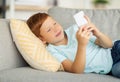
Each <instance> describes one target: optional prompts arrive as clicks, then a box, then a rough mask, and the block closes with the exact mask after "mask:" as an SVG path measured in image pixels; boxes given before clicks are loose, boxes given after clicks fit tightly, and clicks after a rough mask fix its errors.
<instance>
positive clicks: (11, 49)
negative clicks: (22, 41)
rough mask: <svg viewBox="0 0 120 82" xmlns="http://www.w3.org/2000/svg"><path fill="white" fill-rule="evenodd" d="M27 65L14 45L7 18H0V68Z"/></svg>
mask: <svg viewBox="0 0 120 82" xmlns="http://www.w3.org/2000/svg"><path fill="white" fill-rule="evenodd" d="M25 65H27V64H26V63H25V61H24V60H23V58H22V57H21V55H20V53H19V52H18V50H17V48H16V47H15V45H14V43H13V41H12V37H11V32H10V28H9V20H5V19H0V70H5V69H12V68H15V67H21V66H25Z"/></svg>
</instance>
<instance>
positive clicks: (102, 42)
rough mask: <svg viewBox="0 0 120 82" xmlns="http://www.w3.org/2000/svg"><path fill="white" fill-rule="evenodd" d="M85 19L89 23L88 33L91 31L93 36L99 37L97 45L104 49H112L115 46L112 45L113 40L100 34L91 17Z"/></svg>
mask: <svg viewBox="0 0 120 82" xmlns="http://www.w3.org/2000/svg"><path fill="white" fill-rule="evenodd" d="M85 18H86V19H87V21H88V26H89V27H88V28H87V29H88V31H91V32H92V33H93V35H95V36H96V37H97V39H96V41H95V44H97V45H99V46H102V47H104V48H111V47H112V46H113V44H112V40H111V39H110V38H109V37H108V36H106V35H105V34H103V33H102V32H100V31H99V30H98V29H97V27H96V26H95V25H94V24H93V23H91V21H90V19H89V17H87V16H85Z"/></svg>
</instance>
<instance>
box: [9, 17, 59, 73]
mask: <svg viewBox="0 0 120 82" xmlns="http://www.w3.org/2000/svg"><path fill="white" fill-rule="evenodd" d="M10 28H11V32H12V36H13V39H14V41H15V44H16V46H17V48H18V49H19V51H20V53H21V55H22V56H23V58H24V59H25V60H26V61H27V62H28V63H29V65H31V66H32V67H33V68H36V69H40V70H45V71H53V72H56V71H58V69H59V68H60V66H61V63H60V62H58V61H57V60H56V59H55V58H54V57H53V56H52V55H51V54H50V53H49V52H48V51H47V50H46V47H45V45H44V44H43V43H42V41H41V40H40V39H39V38H37V37H36V36H35V35H34V34H33V33H32V31H31V30H30V29H29V27H28V26H27V24H26V22H24V21H21V20H17V19H11V21H10Z"/></svg>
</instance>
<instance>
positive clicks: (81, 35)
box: [76, 25, 91, 46]
mask: <svg viewBox="0 0 120 82" xmlns="http://www.w3.org/2000/svg"><path fill="white" fill-rule="evenodd" d="M86 28H88V27H87V25H85V26H82V27H81V28H79V30H78V31H77V33H76V38H77V40H78V45H80V46H86V45H87V43H88V41H89V39H90V36H91V32H90V31H88V30H87V29H86Z"/></svg>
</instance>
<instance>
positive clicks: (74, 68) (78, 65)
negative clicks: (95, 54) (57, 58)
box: [62, 47, 86, 73]
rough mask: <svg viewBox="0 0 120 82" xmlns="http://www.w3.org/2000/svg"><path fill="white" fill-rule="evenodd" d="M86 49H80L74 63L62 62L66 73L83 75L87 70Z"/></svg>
mask: <svg viewBox="0 0 120 82" xmlns="http://www.w3.org/2000/svg"><path fill="white" fill-rule="evenodd" d="M85 56H86V47H78V50H77V54H76V57H75V60H74V62H72V61H70V60H68V59H66V60H64V61H63V62H62V65H63V67H64V69H65V71H68V72H72V73H83V72H84V68H85V61H86V60H85V59H86V58H85Z"/></svg>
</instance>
